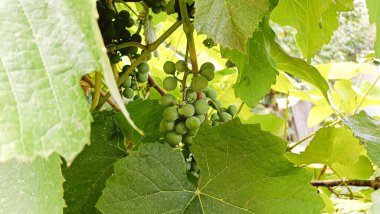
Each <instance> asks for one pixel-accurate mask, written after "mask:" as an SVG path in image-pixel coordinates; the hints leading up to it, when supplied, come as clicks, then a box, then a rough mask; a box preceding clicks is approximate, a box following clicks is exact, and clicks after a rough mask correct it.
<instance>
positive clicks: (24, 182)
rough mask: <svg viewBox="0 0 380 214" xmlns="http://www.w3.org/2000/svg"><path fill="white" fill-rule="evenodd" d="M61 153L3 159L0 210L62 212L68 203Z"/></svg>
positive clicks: (49, 213) (0, 170)
mask: <svg viewBox="0 0 380 214" xmlns="http://www.w3.org/2000/svg"><path fill="white" fill-rule="evenodd" d="M60 164H61V160H60V158H59V155H57V154H53V155H52V156H51V157H49V158H48V159H42V158H36V159H34V161H33V162H30V163H19V162H17V161H15V160H10V161H7V162H3V163H0V172H1V176H0V189H1V191H0V212H1V213H39V214H45V213H46V214H55V213H56V214H59V213H62V209H63V207H64V205H65V201H64V200H63V199H62V197H63V189H62V183H63V177H62V173H61V167H60Z"/></svg>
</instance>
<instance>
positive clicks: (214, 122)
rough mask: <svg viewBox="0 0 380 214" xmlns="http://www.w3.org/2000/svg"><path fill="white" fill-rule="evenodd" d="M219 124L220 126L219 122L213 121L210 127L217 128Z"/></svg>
mask: <svg viewBox="0 0 380 214" xmlns="http://www.w3.org/2000/svg"><path fill="white" fill-rule="evenodd" d="M219 124H220V121H219V120H213V121H212V123H211V125H212V126H217V125H219Z"/></svg>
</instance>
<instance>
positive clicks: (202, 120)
mask: <svg viewBox="0 0 380 214" xmlns="http://www.w3.org/2000/svg"><path fill="white" fill-rule="evenodd" d="M196 117H197V118H198V119H199V121H200V122H201V124H202V123H203V122H205V120H206V116H205V115H203V114H199V115H196Z"/></svg>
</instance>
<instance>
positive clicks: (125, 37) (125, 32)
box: [120, 29, 131, 42]
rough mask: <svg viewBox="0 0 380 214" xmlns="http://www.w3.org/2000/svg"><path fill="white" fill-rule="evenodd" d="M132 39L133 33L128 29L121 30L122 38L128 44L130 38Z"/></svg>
mask: <svg viewBox="0 0 380 214" xmlns="http://www.w3.org/2000/svg"><path fill="white" fill-rule="evenodd" d="M130 37H131V33H130V32H129V30H127V29H121V30H120V38H121V39H122V40H123V41H124V42H127V41H128V40H129V38H130Z"/></svg>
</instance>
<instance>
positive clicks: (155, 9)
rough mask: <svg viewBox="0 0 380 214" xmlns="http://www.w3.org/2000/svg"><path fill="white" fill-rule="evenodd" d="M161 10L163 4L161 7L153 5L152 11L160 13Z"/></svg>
mask: <svg viewBox="0 0 380 214" xmlns="http://www.w3.org/2000/svg"><path fill="white" fill-rule="evenodd" d="M161 11H162V8H161V5H160V6H159V7H152V12H153V13H154V14H159V13H161Z"/></svg>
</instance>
